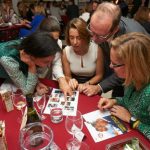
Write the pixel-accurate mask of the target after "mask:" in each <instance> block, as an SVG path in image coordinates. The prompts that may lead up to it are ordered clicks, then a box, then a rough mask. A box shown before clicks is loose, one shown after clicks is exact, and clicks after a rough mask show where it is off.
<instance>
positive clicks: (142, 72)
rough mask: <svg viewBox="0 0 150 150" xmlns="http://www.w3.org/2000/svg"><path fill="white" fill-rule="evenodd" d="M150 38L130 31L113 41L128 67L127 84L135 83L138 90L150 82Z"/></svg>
mask: <svg viewBox="0 0 150 150" xmlns="http://www.w3.org/2000/svg"><path fill="white" fill-rule="evenodd" d="M149 43H150V38H149V37H148V36H147V35H144V34H142V33H136V32H132V33H128V34H125V35H122V36H120V37H118V38H116V39H114V40H113V41H112V42H111V45H112V47H113V49H114V50H115V51H116V52H117V54H118V59H121V60H123V62H124V63H125V69H126V79H125V83H124V84H125V86H129V85H130V84H134V86H135V88H136V89H137V90H140V89H141V88H142V87H143V86H145V85H146V84H147V83H149V82H150V44H149Z"/></svg>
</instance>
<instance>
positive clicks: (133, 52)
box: [98, 32, 150, 139]
mask: <svg viewBox="0 0 150 150" xmlns="http://www.w3.org/2000/svg"><path fill="white" fill-rule="evenodd" d="M149 43H150V37H148V36H146V35H144V34H142V33H136V32H132V33H128V34H125V35H122V36H120V37H118V38H116V39H114V40H113V41H112V42H111V46H112V47H111V51H110V58H111V64H110V67H111V68H112V69H114V71H115V73H116V74H117V76H118V77H120V78H124V79H125V82H124V84H125V93H124V97H120V98H119V97H116V99H106V98H101V99H100V101H99V103H98V107H99V109H100V110H101V111H103V110H105V109H108V108H109V109H110V112H111V114H112V115H114V116H116V117H118V118H120V119H121V120H123V121H125V122H128V123H129V124H130V126H131V128H133V129H137V130H139V131H140V132H142V133H143V134H144V135H145V136H146V137H147V138H148V139H150V44H149Z"/></svg>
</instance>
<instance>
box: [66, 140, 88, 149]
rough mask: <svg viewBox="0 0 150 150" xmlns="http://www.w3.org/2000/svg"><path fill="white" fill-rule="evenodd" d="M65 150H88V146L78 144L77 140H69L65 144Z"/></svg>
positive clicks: (81, 143)
mask: <svg viewBox="0 0 150 150" xmlns="http://www.w3.org/2000/svg"><path fill="white" fill-rule="evenodd" d="M66 148H67V150H89V149H90V148H89V146H88V145H87V144H86V143H85V142H80V141H78V140H77V139H70V140H69V141H68V142H67V143H66Z"/></svg>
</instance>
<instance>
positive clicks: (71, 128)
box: [65, 111, 83, 149]
mask: <svg viewBox="0 0 150 150" xmlns="http://www.w3.org/2000/svg"><path fill="white" fill-rule="evenodd" d="M65 128H66V130H67V131H68V133H69V134H72V135H73V138H72V139H70V140H69V141H68V142H67V144H66V146H67V149H77V148H78V149H79V148H80V142H79V141H78V140H77V139H76V138H75V134H76V133H77V132H80V131H81V130H82V128H83V117H82V114H81V112H80V111H77V113H76V116H67V117H66V120H65Z"/></svg>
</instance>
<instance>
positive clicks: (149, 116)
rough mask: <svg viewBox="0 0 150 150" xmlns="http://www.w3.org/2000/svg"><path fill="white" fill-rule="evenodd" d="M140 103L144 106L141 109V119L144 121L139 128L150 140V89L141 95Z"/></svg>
mask: <svg viewBox="0 0 150 150" xmlns="http://www.w3.org/2000/svg"><path fill="white" fill-rule="evenodd" d="M140 105H141V106H142V108H143V109H141V110H140V111H141V113H140V115H141V118H140V121H141V120H142V119H143V120H144V123H143V122H142V121H141V122H140V124H139V126H138V128H137V129H138V130H139V131H140V132H141V133H143V134H144V135H145V136H146V137H147V138H148V139H149V140H150V91H149V90H147V91H145V92H144V93H143V95H142V97H141V104H140ZM147 106H148V107H147ZM145 122H146V123H145Z"/></svg>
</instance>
